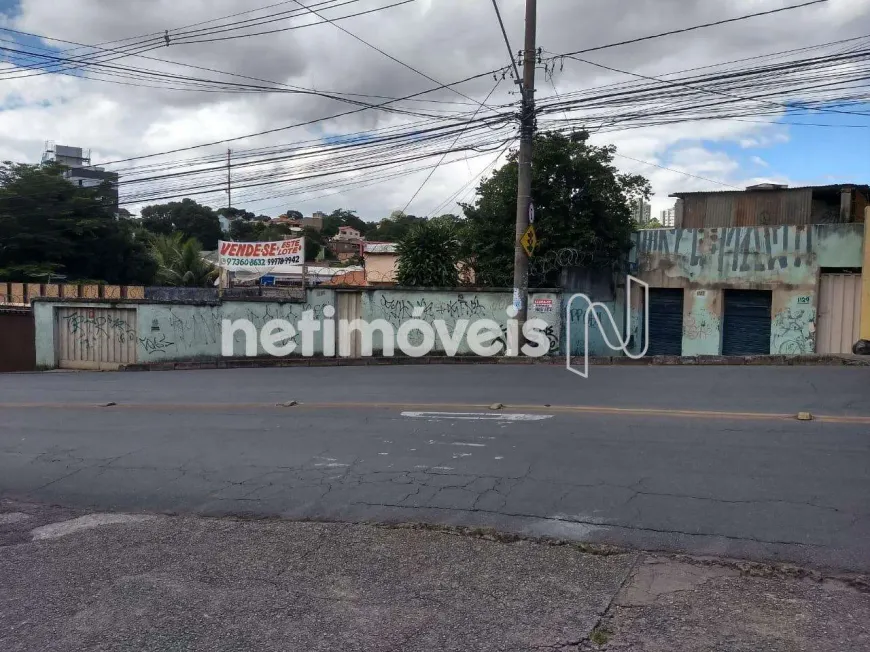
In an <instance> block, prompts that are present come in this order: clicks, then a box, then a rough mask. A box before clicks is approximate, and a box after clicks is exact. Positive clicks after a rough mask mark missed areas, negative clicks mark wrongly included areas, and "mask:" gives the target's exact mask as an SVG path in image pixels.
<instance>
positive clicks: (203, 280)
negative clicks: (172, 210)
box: [151, 232, 218, 287]
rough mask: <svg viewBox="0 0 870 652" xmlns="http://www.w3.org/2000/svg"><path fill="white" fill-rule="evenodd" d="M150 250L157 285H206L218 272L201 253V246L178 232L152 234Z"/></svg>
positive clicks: (212, 281) (209, 283) (210, 283)
mask: <svg viewBox="0 0 870 652" xmlns="http://www.w3.org/2000/svg"><path fill="white" fill-rule="evenodd" d="M151 253H152V255H153V256H154V260H155V261H156V263H157V282H158V283H159V284H161V285H172V286H185V287H207V286H210V285H212V284H213V283H214V280H215V279H216V278H217V276H218V270H217V268H216V267H215V266H214V265H212V264H211V263H209V262H208V261H207V260H205V259H204V258H203V257H202V247H200V245H199V242H197V241H196V240H195V239H193V238H185V237H184V234H182V233H180V232H176V233H173V234H172V235H155V236H153V237H152V242H151Z"/></svg>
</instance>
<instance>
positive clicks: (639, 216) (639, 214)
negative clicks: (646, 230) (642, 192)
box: [631, 199, 652, 226]
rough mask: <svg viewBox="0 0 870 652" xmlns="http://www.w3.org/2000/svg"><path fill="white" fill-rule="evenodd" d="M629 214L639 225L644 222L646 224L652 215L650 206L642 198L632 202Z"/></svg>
mask: <svg viewBox="0 0 870 652" xmlns="http://www.w3.org/2000/svg"><path fill="white" fill-rule="evenodd" d="M631 215H632V217H633V218H634V221H635V222H637V223H638V224H639V225H640V226H643V225H644V224H647V223H648V222H649V221H650V218H651V217H652V206H651V205H650V204H647V203H646V202H645V201H643V200H642V199H641V200H638V201H636V202H634V204H633V205H632V207H631Z"/></svg>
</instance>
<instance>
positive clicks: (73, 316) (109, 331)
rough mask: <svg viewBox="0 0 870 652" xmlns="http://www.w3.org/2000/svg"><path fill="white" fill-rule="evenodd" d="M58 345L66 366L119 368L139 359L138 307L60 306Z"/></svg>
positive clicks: (62, 365)
mask: <svg viewBox="0 0 870 652" xmlns="http://www.w3.org/2000/svg"><path fill="white" fill-rule="evenodd" d="M55 314H56V317H55V319H56V321H55V343H56V344H55V346H56V350H57V366H58V367H60V368H62V369H117V368H118V367H119V366H120V365H124V364H131V363H134V362H136V345H137V344H138V341H139V340H138V335H137V331H136V311H135V310H130V309H125V308H60V307H59V308H57V310H56V312H55Z"/></svg>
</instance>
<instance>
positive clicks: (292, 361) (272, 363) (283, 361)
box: [119, 355, 870, 371]
mask: <svg viewBox="0 0 870 652" xmlns="http://www.w3.org/2000/svg"><path fill="white" fill-rule="evenodd" d="M571 363H572V365H582V364H583V359H582V358H572V359H571ZM424 364H440V365H547V366H561V365H564V364H565V358H563V357H561V356H558V357H550V356H547V357H545V358H526V357H520V358H504V357H501V358H481V357H479V356H454V357H448V356H425V357H422V358H407V357H393V358H385V357H372V358H204V359H200V360H185V361H179V362H153V363H138V364H129V365H123V366H121V367H120V368H119V371H192V370H200V369H264V368H283V367H376V366H377V367H379V366H404V365H424ZM589 364H590V365H591V366H635V367H654V366H697V367H704V366H732V367H733V366H766V367H796V366H801V367H803V366H835V367H837V366H840V367H870V357H861V356H848V355H796V356H783V355H749V356H721V355H711V356H676V355H674V356H670V355H657V356H651V357H649V358H642V359H640V360H633V359H631V358H626V357H621V356H615V357H609V356H600V357H591V358H589Z"/></svg>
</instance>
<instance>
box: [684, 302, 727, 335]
mask: <svg viewBox="0 0 870 652" xmlns="http://www.w3.org/2000/svg"><path fill="white" fill-rule="evenodd" d="M718 334H719V319H718V318H717V317H716V316H715V315H714V314H713V313H711V312H710V311H709V310H707V309H706V308H704V309H701V310H699V311H697V313H696V314H691V315H689V316H688V317H686V320H685V323H684V324H683V337H685V338H686V339H688V340H706V339H709V338H711V337H718Z"/></svg>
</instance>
